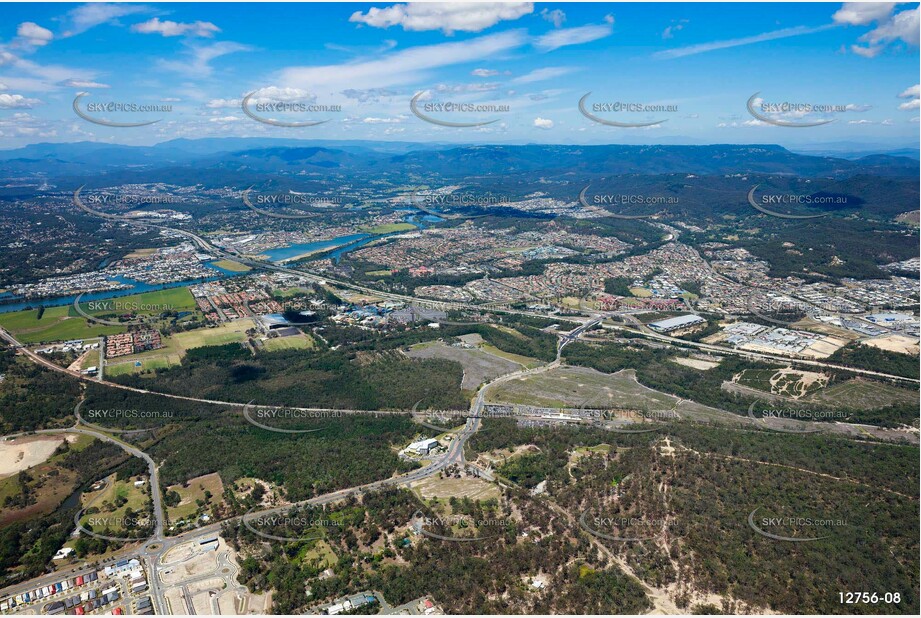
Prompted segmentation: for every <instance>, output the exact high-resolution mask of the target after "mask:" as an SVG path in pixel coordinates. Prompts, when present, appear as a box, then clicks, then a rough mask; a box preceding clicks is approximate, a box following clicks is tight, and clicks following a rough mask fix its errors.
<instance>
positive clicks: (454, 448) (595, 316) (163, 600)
mask: <svg viewBox="0 0 921 618" xmlns="http://www.w3.org/2000/svg"><path fill="white" fill-rule="evenodd" d="M74 203H75V205H76V206H77V207H79V208H80V209H82V210H83V211H85V212H87V213H89V214H92V215H94V216H98V217H102V218H105V219H109V220H118V221H122V222H126V223H130V224H133V225H140V226H148V227H153V228H156V229H160V230H169V231H171V232H177V233H179V234H182V235H184V236H186V237H188V238H190V239H191V240H193V241H194V242H195V243H196V244H197V245H198V246H199V247H201V248H202V250H203V251H206V252H208V253H211V254H215V255H218V256H220V257H224V258H228V259H233V260H235V261H238V262H241V263H243V264H246V265H247V266H250V267H253V268H257V269H270V270H275V271H280V272H286V273H289V274H294V275H297V276H299V277H304V278H307V279H310V280H314V281H321V280H322V281H325V282H326V283H328V284H331V285H334V286H339V287H342V288H346V289H351V290H355V291H360V292H364V293H369V294H373V295H375V296H379V297H382V298H385V299H391V300H399V301H403V302H406V303H410V304H416V305H418V306H426V307H434V308H439V309H461V310H463V309H470V310H476V311H480V312H482V311H496V312H505V313H514V314H520V315H528V316H532V317H547V316H545V315H543V314H539V313H534V312H529V311H516V310H512V309H509V308H507V307H501V308H500V307H493V306H487V305H466V304H463V303H447V302H442V301H432V300H430V299H419V298H414V297H411V296H405V295H399V294H392V293H388V292H382V291H379V290H373V289H370V288H366V287H364V286H360V285H356V284H354V283H351V282H348V281H336V280H331V279H330V278H329V277H325V276H320V275H318V274H316V273H312V272H310V271H307V270H303V269H295V268H290V267H285V266H279V265H276V264H272V263H268V262H263V261H259V260H252V259H249V258H245V257H243V256H240V255H237V254H235V253H228V252H225V251H222V250H220V249H218V248H217V247H214V246H213V245H211V244H210V243H208V242H207V241H206V240H205V239H203V238H202V237H200V236H198V235H197V234H194V233H192V232H188V231H185V230H179V229H175V228H170V227H166V226H162V225H159V224H156V223H152V222H149V221H143V220H137V219H126V218H122V217H119V216H117V215H109V214H105V213H101V212H98V211H95V210H93V209H91V208H89V207H88V206H86V205H85V204H84V203H83V201H82V200H81V199H80V189H78V190H77V191H76V192H75V193H74ZM585 313H586V315H583V316H581V317H568V318H567V319H570V320H572V321H577V322H581V323H580V324H579V326H577V327H576V328H575V329H573V330H572V331H569V332H565V333H560V334H559V341H558V345H557V358H556V360H555V361H553V362H551V363H549V364H547V365H542V366H540V367H537V368H533V369H523V370H521V371H516V372H514V373H509V374H505V375H503V376H500V377H498V378H495V379H494V380H492V381H491V382H488V383H485V384H483V385H481V386H480V388H479V389H478V390H477V393H476V395H475V397H474V398H473V400H472V402H471V405H470V411H469V413H468V417H467V421H466V423H465V425H464V426H463V427H462V428H461V429H460V430H458V431H457V433H456V435H455V437H454V439H453V440H452V441H451V443H450V446H449V447H448V449H447V451H446V452H445V453H444V454H443V455H441V456H440V457H438V458H437V459H435V460H433V461H431V462H430V463H428V464H427V465H425V466H423V467H421V468H419V469H416V470H413V471H411V472H409V473H406V474H403V475H400V476H396V477H392V478H388V479H382V480H379V481H375V482H372V483H368V484H366V485H361V486H356V487H351V488H346V489H341V490H338V491H335V492H331V493H329V494H324V495H322V496H317V497H315V498H311V499H309V500H305V501H303V502H301V503H298V504H300V505H312V506H318V505H324V504H330V503H333V502H337V501H340V500H343V499H345V498H347V497H349V496H353V495H357V494H361V493H363V492H367V491H373V490H376V489H380V488H383V487H387V486H400V485H409V484H411V483H414V482H417V481H419V480H422V479H425V478H427V477H430V476H432V475H435V474H438V473H439V472H440V471H443V470H444V469H446V468H448V467H449V466H452V465H455V464H460V465H463V464H464V463H465V458H464V447H465V444H466V442H467V441H468V440H469V438H470V437H471V436H473V435H474V434H475V433H476V432H477V431H478V429H479V428H480V423H481V413H482V411H483V407H484V402H485V399H484V398H485V394H486V391H487V390H488V389H489V388H490V387H491V386H493V385H496V384H500V383H502V382H506V381H509V380H514V379H519V378H523V377H525V376H529V375H533V374H535V373H541V372H545V371H548V370H551V369H553V368H554V367H558V366H560V364H561V355H562V351H563V349H564V347H565V346H566V345H568V344H569V343H571V342H573V341H575V340H577V339H578V338H579V337H580V336H582V335H584V334H585V333H587V332H589V331H591V330H592V329H594V328H596V327H598V326H604V327H605V328H608V329H614V330H617V331H625V332H629V333H631V334H633V335H638V336H641V337H645V338H649V339H652V340H655V341H658V342H660V343H664V344H666V345H669V346H675V347H681V348H685V349H687V348H693V349H697V350H700V351H704V352H712V353H718V354H721V355H727V354H730V355H732V354H734V355H738V356H742V357H745V358H749V359H755V360H772V361H783V362H786V363H789V362H790V359H789V358H784V357H781V356H775V355H771V354H765V353H755V352H746V351H741V350H736V349H733V348H728V347H724V346H718V345H709V344H702V343H697V342H689V341H685V340H680V339H676V338H674V337H669V336H668V335H665V334H661V333H655V332H653V331H651V330H649V329H648V328H646V327H644V326H643V325H642V324H640V323H638V322H637V321H636V320H631V316H629V315H622V313H618V312H588V311H587V312H585ZM615 315H616V316H619V317H620V318H621V319H625V321H624V323H623V324H622V325H619V324H613V323H610V322H606V320H608V318H610V317H612V316H615ZM0 337H2V338H3V339H4V340H5V341H6V342H7V343H9V344H10V345H11V346H13V347H14V348H16V349H17V350H18V351H19V352H20V353H21V354H24V355H26V356H27V357H28V358H30V359H31V360H32V361H34V362H36V363H38V364H41V365H42V366H44V367H46V368H48V369H51V370H54V371H58V372H62V373H65V374H68V375H69V376H71V377H73V378H75V379H79V380H93V381H97V382H99V383H101V384H104V385H106V386H108V387H112V388H120V389H126V390H131V391H135V392H140V393H153V391H149V390H144V389H136V388H132V387H128V386H125V385H121V384H116V383H112V382H108V381H105V380H104V379H100V378H91V377H89V376H86V375H82V374H80V373H79V372H77V371H69V370H67V369H65V368H63V367H60V366H58V365H55V364H54V363H52V362H51V361H49V360H47V359H45V358H42V357H41V356H40V355H38V354H35V353H34V352H32V351H31V350H29V349H28V348H26V347H25V346H23V345H22V344H21V343H20V342H19V341H17V340H16V339H15V338H14V337H13V336H12V335H11V334H10V333H8V332H6V331H5V330H3V329H0ZM796 362H797V363H799V364H802V365H806V366H810V367H827V368H833V369H836V370H842V371H849V372H851V373H855V374H863V375H869V376H873V377H877V378H884V379H888V380H891V381H893V382H900V383H909V384H912V385H917V383H918V380H913V379H909V378H902V377H900V376H894V375H890V374H886V373H882V372H875V371H870V370H860V369H852V368H847V367H841V366H837V365H834V364H831V363H825V362H822V361H815V360H797V361H796ZM155 394H158V395H163V396H167V397H172V398H175V399H183V400H191V401H197V402H203V403H212V404H218V405H225V406H232V407H244V406H245V404H241V403H239V402H225V401H215V400H205V399H200V398H195V397H188V396H181V395H164V394H162V393H155ZM300 409H305V410H306V409H307V408H300ZM340 412H343V413H350V414H373V413H374V412H373V411H359V410H348V411H340ZM398 413H399V412H398ZM405 414H412V412H409V411H407V412H405ZM34 433H38V434H68V433H71V434H72V433H76V434H83V435H89V436H92V437H94V438H97V439H100V440H104V441H107V442H111V443H114V444H116V445H118V446H119V447H120V448H122V449H124V450H125V452H127V453H128V454H130V455H132V456H134V457H140V458H142V459H143V460H144V461H145V462H146V464H147V467H148V472H149V475H150V476H149V479H150V488H151V492H150V493H151V497H152V502H153V516H154V519H155V526H154V531H153V534H152V536H151V537H150V538H149V539H148V540H147V541H146V542H144V543H143V544H141V545H140V546H137V545H136V543H127V544H126V545H127V546H126V548H125V549H123V550H120V551H118V552H117V553H116V554H115V557H126V556H137V557H138V558H139V559H140V560H141V561H142V563H143V564H144V567H145V569H146V571H147V572H148V573H149V575H150V577H149V584H150V595H151V597H152V599H153V602H154V610H155V611H156V612H157V613H169V612H168V611H167V610H169V609H173V610H175V608H174V607H173V604H175V603H176V602H177V601H176V599H175V598H171V599H169V600H168V599H167V590H168V589H169V588H170V586H171V584H169V583H168V582H167V581H165V580H164V577H163V575H164V571H169V569H170V567H169V563H168V561H167V562H164V557H165V556H168V555H170V552H171V551H175V549H176V548H177V547H180V546H185V545H191V546H193V547H194V545H195V543H197V542H198V541H199V540H203V539H211V538H215V537H217V535H218V533H219V531H220V527H221V524H219V523H215V524H211V525H208V526H204V527H201V528H198V529H195V530H192V531H188V532H185V533H181V534H178V535H176V536H172V537H168V536H166V535H165V532H164V530H165V524H166V518H165V514H164V508H163V500H162V495H161V491H160V483H159V477H158V470H157V466H156V463H155V462H154V461H153V460H152V459H151V458H150V457H149V456H148V455H147V454H146V453H144V452H143V451H141V450H139V449H137V448H135V447H133V446H131V445H130V444H128V443H126V442H124V441H123V440H121V439H119V438H118V436H117V434H114V433H112V432H108V431H107V430H103V428H101V427H95V426H89V425H88V424H86V423H84V422H82V419H80V417H79V414H78V415H77V423H76V425H74V426H73V427H71V428H66V429H52V430H40V431H37V432H34ZM14 437H16V436H6V438H7V439H9V438H14ZM291 506H292V505H286V506H284V507H277V508H273V509H266V510H264V511H260V512H253V513H249V514H247V517H254V516H258V515H269V514H273V513H280V512H282V511H285V510H287V509H290V508H291ZM238 519H239V518H238ZM76 520H77V521H76V524H77V526H78V527H80V528H81V529H82V527H81V526H80V523H79V513H78V516H77V518H76ZM83 531H84V532H89V531H87V530H85V529H83ZM221 560H223V563H222V564H223V566H224V568H225V569H230V568H231V567H230V566H228V565H230V564H232V560H229V559H228V558H227V557H226V555H224V557H223V558H221ZM225 574H226V573H225ZM61 575H62V574H60V573H59V574H52V575H48V576H43V577H42V578H38V579H36V580H32V581H30V582H27V583H23V584H20V585H17V586H12V587H10V588H8V589H5V590H3V591H0V595H16V594H20V593H21V592H22V591H25V590H26V589H30V590H31V589H32V588H34V587H35V586H36V585H42V583H43V582H46V581H52V580H53V579H54V578H55V577H60V576H61ZM167 575H169V574H168V573H167ZM196 581H198V580H196ZM180 598H182V599H184V600H185V602H186V604H187V607H186V608H185V610H186V611H188V612H189V613H194V612H195V608H194V607H193V605H192V603H191V601H190V600H189V599H190V596H189V593H188V591H186V592H185V593H183V594H182V595H180ZM212 609H218V608H212Z"/></svg>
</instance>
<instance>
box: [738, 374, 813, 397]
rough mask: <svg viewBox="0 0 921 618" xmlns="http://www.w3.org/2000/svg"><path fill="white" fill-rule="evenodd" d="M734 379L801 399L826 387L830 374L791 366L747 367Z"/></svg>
mask: <svg viewBox="0 0 921 618" xmlns="http://www.w3.org/2000/svg"><path fill="white" fill-rule="evenodd" d="M732 381H733V382H735V383H737V384H741V385H742V386H747V387H749V388H754V389H757V390H762V391H766V392H768V393H771V394H773V395H783V396H785V397H792V398H793V399H801V398H803V397H805V396H807V395H810V394H812V393H815V392H818V391H820V390H821V389H823V388H825V387H826V386H827V385H828V375H826V374H824V373H816V372H813V371H798V370H797V371H794V370H792V369H789V368H787V369H746V370H745V371H743V372H741V373H739V374H737V375H735V376H733V378H732Z"/></svg>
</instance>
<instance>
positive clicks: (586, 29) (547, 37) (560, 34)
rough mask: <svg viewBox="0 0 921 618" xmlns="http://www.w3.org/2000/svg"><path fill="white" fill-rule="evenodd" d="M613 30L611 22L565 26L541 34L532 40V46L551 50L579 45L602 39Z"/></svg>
mask: <svg viewBox="0 0 921 618" xmlns="http://www.w3.org/2000/svg"><path fill="white" fill-rule="evenodd" d="M613 31H614V29H613V28H612V27H611V24H610V23H608V24H606V25H596V26H595V25H590V26H579V27H577V28H565V29H562V30H553V31H552V32H548V33H547V34H544V35H541V36H539V37H537V38H536V39H535V40H534V46H535V47H537V48H538V49H541V50H543V51H553V50H554V49H559V48H560V47H566V46H567V45H581V44H582V43H590V42H591V41H597V40H598V39H603V38H604V37H606V36H610V34H611V33H612V32H613Z"/></svg>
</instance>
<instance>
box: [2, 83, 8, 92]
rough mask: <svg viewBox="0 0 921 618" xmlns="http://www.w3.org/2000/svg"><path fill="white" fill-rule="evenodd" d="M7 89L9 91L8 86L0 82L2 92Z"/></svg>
mask: <svg viewBox="0 0 921 618" xmlns="http://www.w3.org/2000/svg"><path fill="white" fill-rule="evenodd" d="M7 89H8V86H7V85H6V84H4V83H3V82H0V90H7Z"/></svg>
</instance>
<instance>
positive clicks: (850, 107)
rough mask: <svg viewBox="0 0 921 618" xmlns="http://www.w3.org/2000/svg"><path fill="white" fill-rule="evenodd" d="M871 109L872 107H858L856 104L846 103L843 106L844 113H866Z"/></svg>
mask: <svg viewBox="0 0 921 618" xmlns="http://www.w3.org/2000/svg"><path fill="white" fill-rule="evenodd" d="M871 109H873V106H872V105H858V104H857V103H848V104H847V105H845V106H844V111H846V112H866V111H869V110H871Z"/></svg>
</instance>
